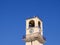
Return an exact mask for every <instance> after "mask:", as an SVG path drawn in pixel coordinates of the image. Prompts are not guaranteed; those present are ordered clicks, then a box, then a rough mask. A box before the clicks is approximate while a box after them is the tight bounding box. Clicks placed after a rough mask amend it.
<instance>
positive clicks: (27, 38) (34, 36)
mask: <svg viewBox="0 0 60 45" xmlns="http://www.w3.org/2000/svg"><path fill="white" fill-rule="evenodd" d="M23 40H24V41H26V42H30V41H34V40H38V41H39V42H40V43H44V42H45V40H46V39H45V38H44V37H43V36H42V35H41V34H40V32H37V33H33V34H29V35H26V36H23Z"/></svg>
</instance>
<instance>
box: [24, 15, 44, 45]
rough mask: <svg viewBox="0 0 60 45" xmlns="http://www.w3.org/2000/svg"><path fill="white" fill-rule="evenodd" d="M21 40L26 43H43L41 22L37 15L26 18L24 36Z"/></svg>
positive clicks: (28, 44) (37, 44)
mask: <svg viewBox="0 0 60 45" xmlns="http://www.w3.org/2000/svg"><path fill="white" fill-rule="evenodd" d="M23 40H24V41H25V42H26V45H43V44H44V42H45V38H44V36H43V22H42V20H41V19H39V18H38V17H36V16H35V17H32V18H29V19H26V36H24V38H23Z"/></svg>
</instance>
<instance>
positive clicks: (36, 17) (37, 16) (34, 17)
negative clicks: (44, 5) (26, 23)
mask: <svg viewBox="0 0 60 45" xmlns="http://www.w3.org/2000/svg"><path fill="white" fill-rule="evenodd" d="M32 18H38V19H39V20H41V21H42V19H41V18H39V17H38V16H33V17H29V18H27V19H26V20H28V19H32Z"/></svg>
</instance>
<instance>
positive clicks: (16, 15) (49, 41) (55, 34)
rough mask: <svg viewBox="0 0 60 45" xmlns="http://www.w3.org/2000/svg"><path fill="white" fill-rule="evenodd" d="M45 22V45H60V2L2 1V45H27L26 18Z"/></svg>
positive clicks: (0, 22)
mask: <svg viewBox="0 0 60 45" xmlns="http://www.w3.org/2000/svg"><path fill="white" fill-rule="evenodd" d="M33 16H38V17H40V18H41V19H42V20H43V25H44V26H43V29H44V36H45V37H46V43H45V44H44V45H60V0H0V45H25V42H24V41H22V36H23V35H25V31H26V30H25V20H26V18H29V17H33Z"/></svg>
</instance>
